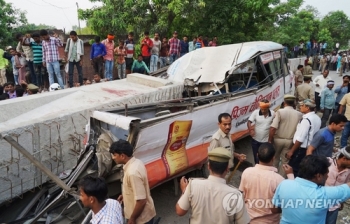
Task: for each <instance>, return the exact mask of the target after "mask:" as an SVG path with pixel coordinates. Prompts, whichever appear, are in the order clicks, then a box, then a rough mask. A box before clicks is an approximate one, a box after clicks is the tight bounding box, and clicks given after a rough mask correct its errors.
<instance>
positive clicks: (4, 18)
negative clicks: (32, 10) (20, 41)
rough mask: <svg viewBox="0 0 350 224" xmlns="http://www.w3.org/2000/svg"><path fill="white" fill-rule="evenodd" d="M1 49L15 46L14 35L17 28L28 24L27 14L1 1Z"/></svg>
mask: <svg viewBox="0 0 350 224" xmlns="http://www.w3.org/2000/svg"><path fill="white" fill-rule="evenodd" d="M0 5H1V7H0V47H1V48H4V46H6V45H12V44H13V34H14V33H15V30H14V29H15V28H16V27H19V26H21V25H23V24H25V23H26V22H27V19H26V17H25V13H24V12H23V11H21V10H19V9H16V8H14V7H13V6H12V4H11V3H7V2H5V1H4V0H0Z"/></svg>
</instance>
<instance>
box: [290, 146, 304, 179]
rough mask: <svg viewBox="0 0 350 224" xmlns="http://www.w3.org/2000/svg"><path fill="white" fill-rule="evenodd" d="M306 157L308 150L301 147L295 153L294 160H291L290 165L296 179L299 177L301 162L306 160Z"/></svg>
mask: <svg viewBox="0 0 350 224" xmlns="http://www.w3.org/2000/svg"><path fill="white" fill-rule="evenodd" d="M305 156H306V148H301V147H300V148H298V149H297V150H296V151H295V152H294V154H293V156H292V158H291V159H290V160H289V163H288V164H289V166H291V167H292V168H293V173H294V177H297V176H298V173H299V165H300V162H301V160H303V159H304V157H305Z"/></svg>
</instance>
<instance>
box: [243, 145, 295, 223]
mask: <svg viewBox="0 0 350 224" xmlns="http://www.w3.org/2000/svg"><path fill="white" fill-rule="evenodd" d="M258 157H259V164H256V165H255V166H254V167H249V168H247V169H245V170H244V171H243V173H242V177H241V183H240V185H239V190H240V191H242V192H243V195H244V200H245V202H246V207H247V210H248V214H249V216H250V218H251V221H250V224H261V223H271V224H277V223H280V222H279V221H280V214H278V213H275V214H274V213H272V212H271V209H270V208H269V207H268V206H263V207H262V206H261V204H260V203H261V201H259V202H258V200H256V199H263V200H264V201H265V202H267V201H271V200H272V198H273V195H274V193H275V191H276V188H277V186H278V185H279V184H280V183H281V182H282V181H283V180H284V178H283V177H282V176H281V175H279V174H278V173H277V169H276V168H275V167H273V163H274V159H275V149H274V148H273V145H272V144H271V143H263V144H262V145H261V146H260V147H259V150H258ZM283 169H284V170H285V172H286V173H287V176H288V179H294V175H293V169H292V168H291V167H290V166H289V165H287V164H283Z"/></svg>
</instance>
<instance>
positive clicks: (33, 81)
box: [0, 30, 217, 100]
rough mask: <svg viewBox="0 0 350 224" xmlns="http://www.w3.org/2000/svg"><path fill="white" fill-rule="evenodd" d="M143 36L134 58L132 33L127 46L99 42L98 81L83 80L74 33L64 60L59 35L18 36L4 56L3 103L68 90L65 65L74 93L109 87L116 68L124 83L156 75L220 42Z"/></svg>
mask: <svg viewBox="0 0 350 224" xmlns="http://www.w3.org/2000/svg"><path fill="white" fill-rule="evenodd" d="M143 36H144V37H143V38H142V39H141V54H139V55H136V50H135V47H136V44H137V43H136V42H135V41H134V33H133V32H129V34H128V38H127V39H126V40H125V41H124V40H118V43H115V42H114V41H115V36H114V35H113V34H108V35H107V38H106V39H104V40H102V41H101V38H100V37H99V36H96V37H95V39H94V43H93V44H92V46H91V50H90V63H91V65H92V66H93V68H94V78H93V80H88V79H84V78H83V61H84V60H83V56H84V42H83V40H81V39H80V38H79V37H78V35H77V33H76V32H75V31H71V32H70V34H69V38H68V39H67V41H66V45H65V48H64V52H65V56H64V58H60V54H59V48H62V47H63V40H61V39H60V38H59V36H58V35H57V34H56V33H49V32H48V31H47V30H41V31H40V32H39V33H33V34H26V35H22V34H17V35H16V40H17V41H18V45H17V47H16V48H13V47H11V46H8V47H6V49H5V52H4V51H3V50H0V71H1V73H0V86H1V88H3V91H1V92H0V93H1V94H2V95H1V96H0V100H4V99H13V98H16V97H22V96H27V95H31V94H37V93H41V92H45V91H55V90H58V89H64V88H65V85H64V74H61V68H60V61H61V60H62V59H63V60H64V61H65V62H66V65H65V69H64V70H65V72H66V73H67V74H68V81H67V83H68V84H67V85H68V87H70V88H72V87H78V86H83V85H89V84H92V83H98V82H104V81H111V80H112V79H113V68H114V66H115V67H117V71H118V79H124V78H126V76H127V74H130V73H131V72H133V73H141V74H149V73H152V72H155V71H157V70H158V69H159V68H163V67H165V66H167V65H169V64H171V63H173V62H174V61H175V60H176V59H178V58H179V57H182V56H183V55H185V54H186V53H188V52H190V51H193V50H195V49H199V48H202V47H208V46H211V47H214V46H217V37H214V38H213V39H212V40H211V41H208V38H207V37H204V38H203V37H202V35H199V36H198V37H193V39H192V41H189V40H188V37H187V36H184V37H183V39H182V40H180V39H178V33H177V32H176V31H175V32H174V33H173V37H172V38H170V39H169V40H168V39H167V38H166V37H163V38H161V37H160V35H159V33H157V32H156V33H154V35H153V37H152V38H151V37H150V34H149V32H148V31H146V32H144V35H143ZM9 67H11V69H8V68H9ZM74 67H75V68H76V70H77V74H78V82H77V83H74ZM6 70H8V71H11V73H13V79H14V82H8V81H7V78H6ZM9 90H11V92H9ZM22 92H23V93H22Z"/></svg>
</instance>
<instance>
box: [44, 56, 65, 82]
mask: <svg viewBox="0 0 350 224" xmlns="http://www.w3.org/2000/svg"><path fill="white" fill-rule="evenodd" d="M46 68H47V71H48V73H49V82H50V85H52V84H53V83H54V82H55V78H54V74H55V75H56V78H57V81H58V84H59V85H60V86H61V89H64V85H63V79H62V76H61V70H60V63H59V62H58V61H54V62H46Z"/></svg>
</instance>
